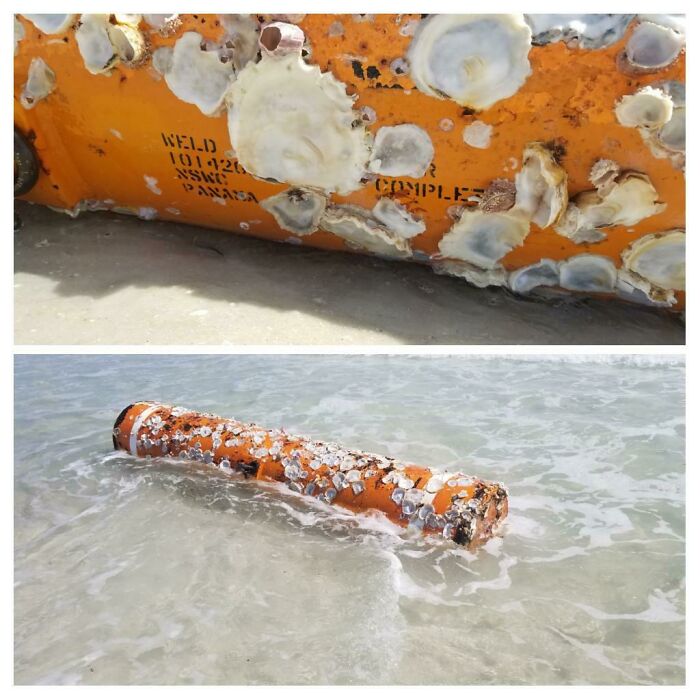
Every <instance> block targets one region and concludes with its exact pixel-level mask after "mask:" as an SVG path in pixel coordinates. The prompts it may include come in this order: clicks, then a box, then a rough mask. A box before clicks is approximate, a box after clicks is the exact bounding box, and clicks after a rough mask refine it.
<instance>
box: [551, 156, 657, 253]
mask: <svg viewBox="0 0 700 700" xmlns="http://www.w3.org/2000/svg"><path fill="white" fill-rule="evenodd" d="M611 163H612V166H616V164H615V163H613V162H612V161H604V163H603V166H604V167H601V166H600V165H598V164H595V165H594V166H593V169H592V177H591V179H592V180H593V181H594V182H597V183H599V187H600V189H598V190H586V191H584V192H580V193H579V194H577V195H576V196H574V197H572V199H571V201H570V202H569V205H568V207H567V209H566V211H565V212H564V215H563V216H562V217H561V219H560V220H559V221H558V222H557V224H556V225H555V227H554V230H555V231H556V232H557V233H558V234H560V235H562V236H565V237H566V238H570V239H571V240H573V241H574V242H576V243H582V242H589V243H595V242H597V241H600V240H603V239H604V238H606V234H605V233H604V232H603V231H601V230H600V229H601V228H607V227H609V226H634V225H635V224H637V223H639V222H640V221H642V220H643V219H646V218H648V217H650V216H653V215H654V214H658V213H660V212H662V211H663V210H664V209H665V208H666V204H664V203H662V202H659V201H658V196H659V194H658V192H657V191H656V188H655V187H654V185H653V184H652V182H651V180H650V179H649V178H648V177H647V175H645V174H644V173H638V172H635V171H632V170H627V171H623V172H616V173H615V176H614V177H612V175H610V174H611V173H612V172H614V170H615V168H614V167H612V166H611V165H610V164H611Z"/></svg>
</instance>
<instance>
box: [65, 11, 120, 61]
mask: <svg viewBox="0 0 700 700" xmlns="http://www.w3.org/2000/svg"><path fill="white" fill-rule="evenodd" d="M111 26H112V25H111V24H110V23H109V15H104V14H102V15H81V16H80V21H79V22H78V28H77V29H76V30H75V40H76V42H77V43H78V50H79V51H80V55H81V56H82V57H83V63H84V64H85V68H87V70H88V71H90V73H93V74H94V75H99V74H104V75H109V73H110V71H111V70H112V68H113V67H114V66H115V65H116V64H117V63H118V62H119V53H118V52H117V50H116V49H115V47H114V44H113V43H112V39H111V38H110V27H111Z"/></svg>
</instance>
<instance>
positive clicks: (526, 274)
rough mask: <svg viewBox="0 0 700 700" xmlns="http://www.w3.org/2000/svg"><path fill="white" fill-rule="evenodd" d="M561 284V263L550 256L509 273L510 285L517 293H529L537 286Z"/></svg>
mask: <svg viewBox="0 0 700 700" xmlns="http://www.w3.org/2000/svg"><path fill="white" fill-rule="evenodd" d="M558 285H559V265H558V264H557V263H556V262H555V261H554V260H550V259H549V258H543V259H542V260H540V261H539V262H536V263H533V264H532V265H527V266H526V267H521V268H519V269H517V270H513V271H512V272H511V273H510V274H509V275H508V286H509V287H510V289H511V290H512V291H514V292H515V293H516V294H528V293H529V292H531V291H532V290H533V289H535V288H536V287H556V286H558Z"/></svg>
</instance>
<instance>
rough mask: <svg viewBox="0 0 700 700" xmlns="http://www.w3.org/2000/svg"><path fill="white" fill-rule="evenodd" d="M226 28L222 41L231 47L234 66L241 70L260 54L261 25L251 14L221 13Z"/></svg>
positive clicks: (222, 22) (220, 18) (220, 16)
mask: <svg viewBox="0 0 700 700" xmlns="http://www.w3.org/2000/svg"><path fill="white" fill-rule="evenodd" d="M219 22H220V23H221V26H222V27H223V28H224V36H223V38H222V39H221V43H222V44H223V46H224V49H229V50H230V53H231V60H232V62H233V67H234V68H235V69H236V70H237V71H240V70H242V69H243V68H244V67H245V66H246V65H247V64H248V63H249V62H250V61H255V59H256V57H257V55H258V39H259V38H260V26H259V24H258V22H257V20H256V19H255V18H254V17H252V16H251V15H219Z"/></svg>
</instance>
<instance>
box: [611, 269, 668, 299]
mask: <svg viewBox="0 0 700 700" xmlns="http://www.w3.org/2000/svg"><path fill="white" fill-rule="evenodd" d="M616 292H617V295H618V296H619V297H620V298H621V299H626V300H628V301H632V302H635V303H637V304H645V305H646V306H657V307H658V306H663V307H669V306H673V305H674V304H675V303H676V296H675V294H674V293H673V290H670V289H661V288H660V287H656V286H655V285H653V284H652V283H651V282H650V281H649V280H647V279H644V277H641V276H640V275H638V274H637V273H636V272H632V271H631V270H627V269H625V268H624V267H623V268H620V269H619V270H618V271H617V289H616Z"/></svg>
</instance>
